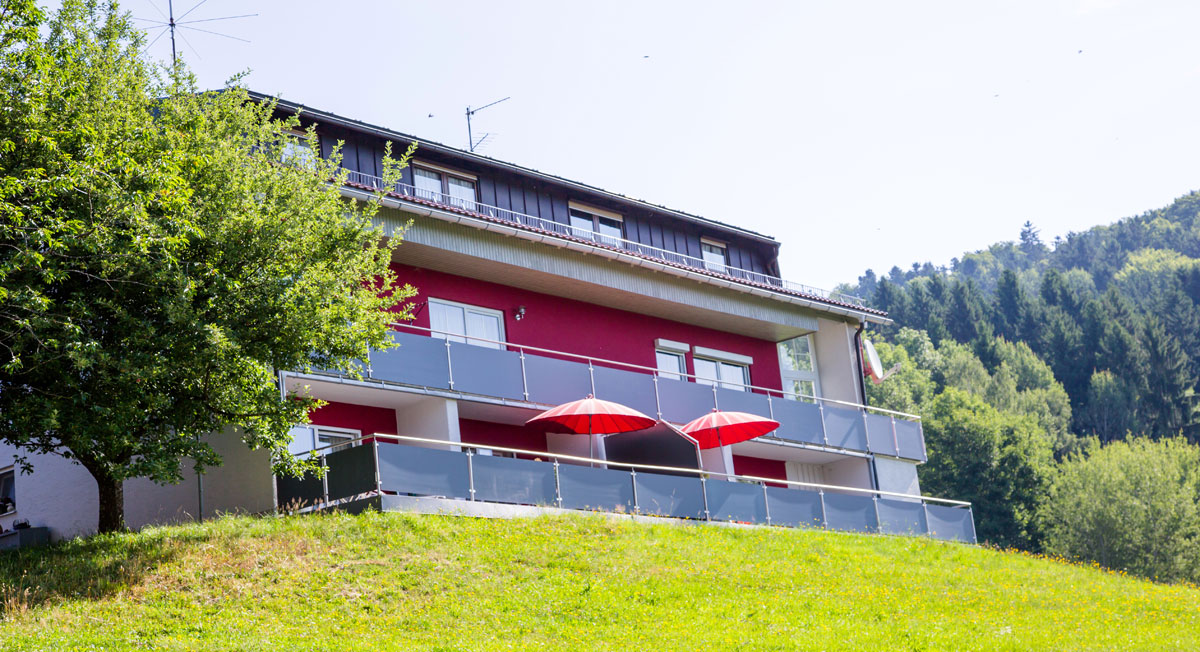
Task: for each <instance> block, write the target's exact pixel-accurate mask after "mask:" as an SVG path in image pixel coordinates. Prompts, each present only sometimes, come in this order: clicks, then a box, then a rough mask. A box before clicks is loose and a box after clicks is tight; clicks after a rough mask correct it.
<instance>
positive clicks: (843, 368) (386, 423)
mask: <svg viewBox="0 0 1200 652" xmlns="http://www.w3.org/2000/svg"><path fill="white" fill-rule="evenodd" d="M257 97H260V98H261V97H263V96H257ZM279 107H280V110H282V111H295V110H297V109H299V107H298V106H296V105H294V104H291V103H287V102H281V103H280V105H279ZM301 115H302V118H303V120H304V121H305V123H313V122H315V123H316V124H317V133H318V134H319V137H320V148H321V155H323V156H328V155H329V153H330V151H331V149H332V147H333V146H334V144H335V143H337V142H342V143H343V150H342V151H343V166H344V167H345V168H347V169H348V170H349V173H348V178H347V181H346V184H345V186H344V188H343V192H344V194H346V195H347V196H351V197H367V196H369V195H371V194H372V193H373V192H375V191H376V190H379V189H380V186H381V184H382V178H381V176H380V175H381V170H380V166H381V162H380V161H381V156H382V152H383V149H384V144H385V142H387V141H391V142H393V144H394V146H398V147H400V148H402V147H404V146H407V145H408V144H409V143H410V142H412V141H413V137H411V136H407V135H405V134H401V133H397V132H392V131H389V130H387V129H384V128H381V127H376V126H372V125H368V124H364V123H361V122H357V121H354V120H350V119H347V118H344V117H341V116H337V115H333V114H330V113H325V112H322V111H318V110H312V109H309V108H305V109H304V110H303V112H302V114H301ZM378 219H379V220H381V222H382V224H383V226H384V228H385V232H387V233H395V232H396V230H397V229H401V228H403V227H404V226H405V225H406V224H409V223H410V220H411V224H410V225H409V226H408V227H407V230H405V232H404V243H403V244H402V245H401V246H400V247H398V248H397V250H396V256H395V260H394V263H393V264H394V266H395V268H396V270H397V272H398V274H399V276H400V278H401V279H402V280H403V281H405V282H408V283H411V284H412V285H414V286H415V287H416V288H417V289H418V290H419V295H418V296H417V297H416V298H414V299H413V301H414V303H415V309H414V313H415V315H416V319H415V321H412V322H407V323H402V324H397V325H396V332H395V340H396V342H397V344H399V346H398V347H396V348H392V349H388V350H385V351H377V352H372V354H371V356H370V359H369V360H365V361H363V378H362V379H354V378H350V377H347V376H343V375H339V374H336V373H321V372H314V373H299V372H295V371H284V372H281V374H280V382H281V384H283V385H284V386H285V387H286V388H287V390H288V391H291V392H298V393H308V394H310V395H312V396H315V397H318V398H321V399H324V400H326V401H328V402H329V403H328V405H326V406H325V407H323V408H321V409H319V410H317V411H316V412H314V413H313V414H312V415H311V420H312V423H311V425H306V426H301V427H298V428H296V429H295V430H294V431H293V434H294V442H293V451H294V452H295V453H296V454H304V455H307V454H314V453H313V452H312V451H313V450H314V449H318V451H317V453H316V454H320V455H322V459H323V461H324V463H326V464H327V466H328V468H329V473H328V475H327V476H326V478H325V479H323V480H322V479H316V478H310V479H307V480H293V479H283V478H281V479H279V481H278V482H275V481H274V479H273V478H272V477H271V476H270V473H269V470H268V464H267V459H266V457H265V455H263V454H261V453H251V452H248V451H244V450H241V449H240V448H239V445H238V444H237V443H236V441H235V440H234V438H232V437H228V436H215V438H214V442H215V444H216V445H217V448H218V450H219V452H222V453H223V454H224V455H225V459H226V464H225V466H223V467H220V468H217V469H212V470H210V472H209V473H207V474H206V475H205V476H204V482H203V491H201V490H200V487H199V486H198V485H199V483H198V482H196V481H195V480H194V478H193V479H190V480H189V481H187V482H185V483H183V484H181V485H178V486H174V487H165V488H164V487H157V486H155V485H152V484H150V483H148V482H142V481H135V482H131V483H129V486H128V487H127V490H126V501H127V512H128V519H129V522H130V524H131V525H133V526H135V527H136V526H139V525H142V524H146V523H154V522H162V521H169V520H173V519H179V518H187V517H188V515H190V514H195V513H197V512H198V510H200V509H202V508H201V503H203V510H204V512H205V513H212V512H216V511H221V510H231V509H241V510H248V511H269V510H271V509H274V508H276V507H278V506H280V505H281V504H293V505H297V506H299V505H312V504H314V503H317V504H321V503H325V502H326V501H337V500H351V499H358V500H373V501H375V504H377V505H379V506H381V507H384V508H389V507H392V506H407V507H413V506H419V505H426V506H428V505H431V504H433V502H431V501H437V502H436V504H437V505H440V506H442V507H445V506H447V505H458V506H460V507H461V506H464V505H468V504H469V503H475V504H474V505H471V506H472V507H473V508H479V506H480V505H478V504H480V503H482V504H488V505H501V504H511V505H549V506H555V507H564V508H584V509H602V510H614V511H630V512H637V513H642V514H652V515H663V516H676V517H684V518H693V519H713V520H726V521H742V522H770V523H774V524H790V525H800V524H810V525H818V526H820V525H825V526H829V527H833V528H839V529H851V530H863V531H884V532H893V533H905V532H912V533H929V534H933V535H935V536H939V537H946V538H957V539H964V540H968V541H973V540H974V526H973V522H972V518H971V512H970V509H969V507H968V506H965V504H962V503H956V502H955V501H943V500H938V499H932V498H927V497H922V496H921V492H920V484H919V480H918V467H919V465H920V464H921V463H922V462H923V461H925V459H926V456H925V447H924V440H923V438H922V431H921V424H920V420H919V418H917V417H914V416H912V415H903V414H897V413H891V412H888V411H885V410H879V409H874V408H869V407H866V406H865V405H864V402H865V401H864V389H863V387H864V386H863V382H864V380H863V371H862V369H863V366H862V361H861V348H860V347H861V336H862V332H863V329H864V327H865V326H866V325H867V324H870V323H886V322H887V316H886V315H885V314H884V313H882V312H880V311H878V310H874V309H872V308H870V307H868V306H866V305H864V304H863V302H862V301H860V300H858V299H856V298H853V297H848V296H842V295H839V294H837V293H832V292H825V291H821V290H817V289H815V288H811V287H808V286H805V285H801V284H797V283H792V282H789V281H785V280H783V279H781V278H780V276H779V246H780V245H779V243H778V242H777V241H775V240H774V239H773V238H771V237H768V236H765V235H762V234H758V233H755V232H752V231H748V230H746V229H742V228H738V227H736V226H731V225H728V224H723V223H720V222H716V221H713V220H709V219H706V218H703V217H699V216H696V215H690V214H687V213H683V212H679V211H675V210H671V209H668V208H665V207H662V206H657V205H654V204H650V203H647V202H644V201H639V200H635V199H631V198H629V197H625V196H622V195H618V194H615V193H612V192H608V191H605V190H602V189H599V188H596V187H592V186H588V185H585V184H582V183H578V182H574V181H570V180H567V179H563V178H560V177H556V176H552V175H549V174H544V173H541V172H538V171H535V170H531V169H527V168H522V167H519V166H516V165H512V164H509V163H504V162H501V161H496V160H493V159H490V158H487V157H483V156H479V155H475V154H471V153H468V152H464V151H461V150H458V149H454V148H451V147H446V146H442V145H438V144H435V143H429V142H421V144H420V146H419V149H418V151H417V155H416V158H415V160H414V162H413V164H412V165H411V166H409V167H408V168H406V169H405V170H404V172H403V178H402V179H401V181H400V183H399V184H397V186H396V187H394V188H388V189H387V194H386V198H385V201H384V208H383V209H382V210H381V211H380V213H379V215H378ZM586 395H595V396H596V397H597V398H602V399H607V400H611V401H615V402H618V403H622V404H624V405H627V406H630V407H633V408H635V409H637V410H640V411H641V412H643V413H645V414H647V415H649V416H651V417H657V418H659V419H660V420H661V421H660V424H659V426H658V427H656V428H653V429H651V430H650V431H647V432H646V433H641V434H628V435H614V436H611V437H599V436H596V437H591V438H589V437H588V436H586V435H584V436H580V435H570V434H557V433H546V432H544V431H541V430H535V429H533V428H530V427H527V426H525V425H524V423H525V421H526V420H527V419H529V418H530V417H531V416H533V415H535V414H537V413H538V412H539V411H541V410H543V409H545V408H547V407H549V406H554V405H558V404H560V403H564V402H567V401H571V400H575V399H579V398H583V397H584V396H586ZM714 408H719V409H721V410H736V411H741V412H748V413H752V414H757V415H761V416H765V417H769V418H772V419H774V420H777V421H779V422H780V423H781V427H780V428H779V429H778V430H777V431H775V432H774V433H772V434H770V435H768V436H764V437H760V438H758V439H754V440H751V441H747V442H742V443H737V444H735V445H733V446H724V447H721V448H716V449H710V450H705V451H698V450H697V449H696V447H695V444H694V442H690V440H688V439H687V438H686V437H685V436H683V435H682V434H681V433H679V432H678V431H677V430H676V429H675V427H674V426H678V425H679V424H682V423H685V422H687V421H690V420H692V419H693V418H696V417H698V416H701V415H703V414H705V413H707V412H709V411H711V410H713V409H714ZM383 435H390V436H391V437H384V436H383ZM439 442H446V443H445V444H440V443H439ZM463 444H467V445H463ZM593 451H594V452H593ZM0 454H3V455H4V456H5V457H7V453H6V452H4V451H0ZM593 455H594V457H595V458H596V459H595V460H591V461H587V460H581V459H577V458H588V457H591V456H593ZM560 456H561V457H560ZM629 465H634V466H629ZM636 465H643V466H642V467H640V468H641V470H640V471H639V470H638V469H639V467H638V466H636ZM646 465H649V466H664V467H673V468H675V469H681V468H691V469H694V470H695V471H693V472H690V473H689V472H687V471H682V470H673V471H666V472H655V471H654V470H652V469H647V468H645V466H646ZM700 472H703V473H700ZM746 476H749V477H752V478H754V479H753V480H749V481H747V478H746ZM6 482H7V484H5V483H6ZM789 483H796V484H789ZM5 487H8V489H7V491H9V492H11V493H13V497H14V498H15V501H14V502H15V505H16V509H17V512H16V513H15V514H9V515H7V516H3V517H0V526H4V527H5V528H6V529H7V528H9V527H11V522H12V521H13V520H15V519H16V518H18V517H21V518H26V519H29V520H31V522H32V523H33V525H46V526H48V527H50V529H51V533H52V534H53V535H54V536H57V537H64V536H71V535H73V534H77V533H81V532H87V531H89V529H91V528H94V520H95V513H96V509H95V505H96V503H95V501H96V498H95V489H94V485H93V484H92V483H91V480H90V476H88V475H87V473H86V472H85V471H84V470H83V469H82V468H81V467H78V466H73V465H70V464H69V463H67V462H65V461H63V460H61V459H58V458H45V457H41V458H37V459H36V460H35V473H34V474H33V475H31V476H24V475H20V474H16V475H15V476H14V474H13V473H12V471H11V469H10V470H8V471H7V472H6V473H3V472H0V491H5V490H6V489H4V488H5ZM89 492H90V493H89ZM64 495H70V496H72V500H69V501H64V500H63V497H64ZM422 496H424V497H434V498H420V497H422ZM422 501H424V502H422Z"/></svg>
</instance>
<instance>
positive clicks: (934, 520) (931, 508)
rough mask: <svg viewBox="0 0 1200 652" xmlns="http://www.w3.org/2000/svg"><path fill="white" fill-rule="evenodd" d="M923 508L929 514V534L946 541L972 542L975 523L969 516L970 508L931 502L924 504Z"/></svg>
mask: <svg viewBox="0 0 1200 652" xmlns="http://www.w3.org/2000/svg"><path fill="white" fill-rule="evenodd" d="M925 510H926V513H927V514H928V515H929V536H931V537H933V538H935V539H945V540H947V541H965V542H967V543H974V541H975V536H974V532H975V524H974V522H973V521H972V518H971V510H969V509H967V508H965V507H947V506H945V505H933V504H929V505H926V506H925Z"/></svg>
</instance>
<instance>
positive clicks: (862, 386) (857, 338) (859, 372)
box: [854, 320, 879, 491]
mask: <svg viewBox="0 0 1200 652" xmlns="http://www.w3.org/2000/svg"><path fill="white" fill-rule="evenodd" d="M866 327H867V323H866V322H865V321H862V320H860V321H859V322H858V330H856V331H854V361H855V363H856V364H857V366H858V368H857V369H856V370H855V372H854V375H855V377H856V378H857V379H858V395H859V397H860V399H859V402H861V403H862V404H863V405H864V406H865V405H866V404H867V378H866V375H865V374H863V356H862V334H863V330H864V329H866ZM871 488H872V489H874V490H876V491H879V470H878V469H876V468H875V454H874V453H872V454H871Z"/></svg>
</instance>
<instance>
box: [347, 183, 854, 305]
mask: <svg viewBox="0 0 1200 652" xmlns="http://www.w3.org/2000/svg"><path fill="white" fill-rule="evenodd" d="M346 173H347V175H346V182H347V183H350V184H354V185H356V186H364V187H368V188H372V189H374V190H379V191H382V192H386V193H388V194H390V195H393V196H398V197H401V198H404V199H409V200H416V201H419V202H424V203H430V204H436V205H438V206H443V207H448V208H451V209H455V210H457V211H462V212H465V213H469V214H471V215H474V216H478V217H484V218H488V219H491V220H498V221H501V222H507V223H510V224H516V225H519V226H522V227H525V228H529V229H535V230H537V231H541V232H544V233H550V234H553V235H555V236H557V237H562V238H567V239H571V240H575V241H579V242H584V243H586V244H588V245H591V246H598V247H602V248H606V249H611V250H615V251H620V252H623V253H630V254H634V255H637V256H640V257H643V258H649V259H651V260H656V261H661V262H664V263H668V264H671V265H675V266H679V267H686V268H688V269H690V270H695V271H698V272H701V273H703V274H705V275H708V276H713V277H716V278H722V279H726V280H732V281H737V282H739V283H749V284H752V285H758V286H762V287H765V288H770V289H772V290H783V291H786V292H790V293H793V294H798V295H803V296H806V297H812V298H817V299H821V300H824V301H833V302H838V303H844V304H847V305H850V306H854V307H856V308H867V305H866V302H865V301H864V300H863V299H862V298H861V297H856V296H854V295H850V294H845V293H842V292H838V291H830V290H823V289H821V288H817V287H813V286H811V285H805V284H803V283H796V282H794V281H788V280H785V279H782V278H780V277H778V276H772V275H770V274H763V273H762V272H755V271H752V270H748V269H742V268H740V267H734V266H732V265H725V264H720V263H715V262H711V261H706V260H704V259H702V258H697V257H695V256H690V255H688V254H682V253H679V252H677V251H670V250H668V249H663V248H661V247H655V246H652V245H647V244H644V243H641V242H634V241H633V240H628V239H625V238H620V237H616V236H612V235H606V234H603V233H598V232H596V231H592V230H590V229H582V228H578V227H574V226H571V225H569V224H564V223H562V222H555V221H554V220H548V219H546V218H543V217H537V216H534V215H528V214H526V213H520V212H517V211H513V210H509V209H507V208H500V207H499V206H492V205H490V204H484V203H481V202H478V201H476V200H474V199H467V198H463V197H455V196H453V195H448V194H446V193H443V192H441V191H437V190H430V189H426V188H418V187H416V186H413V185H410V184H406V183H396V184H395V185H394V186H393V187H391V188H385V187H384V180H383V178H382V177H379V176H376V175H373V174H366V173H364V172H359V171H357V170H346Z"/></svg>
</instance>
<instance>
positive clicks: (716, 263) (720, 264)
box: [700, 238, 729, 274]
mask: <svg viewBox="0 0 1200 652" xmlns="http://www.w3.org/2000/svg"><path fill="white" fill-rule="evenodd" d="M700 251H702V252H703V254H704V268H705V269H707V270H708V271H710V272H717V273H718V274H725V273H727V272H728V270H729V253H728V252H727V251H726V248H725V243H724V242H720V241H717V240H712V239H710V238H700Z"/></svg>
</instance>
